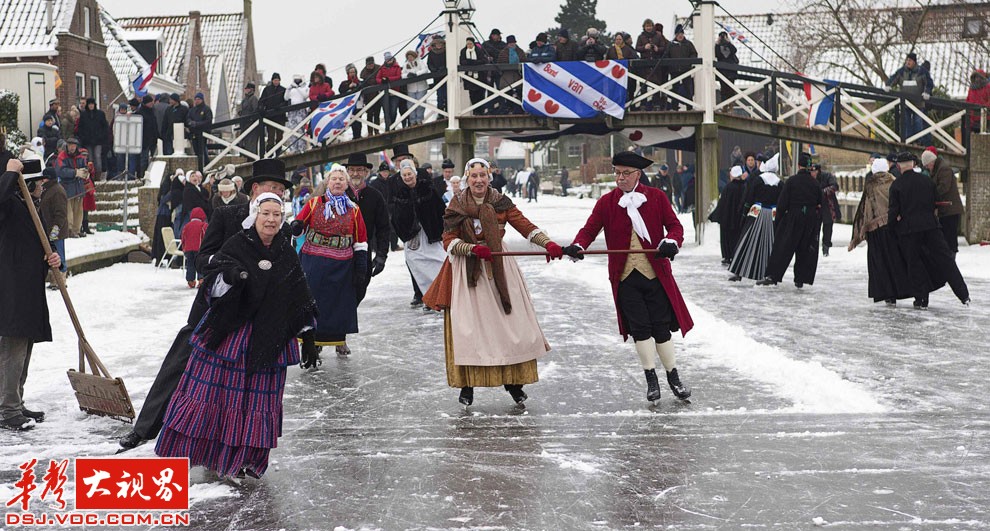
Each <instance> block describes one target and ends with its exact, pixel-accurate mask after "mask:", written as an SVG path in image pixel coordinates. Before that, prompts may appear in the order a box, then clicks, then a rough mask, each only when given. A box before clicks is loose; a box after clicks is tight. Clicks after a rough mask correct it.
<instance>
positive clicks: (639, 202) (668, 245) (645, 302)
mask: <svg viewBox="0 0 990 531" xmlns="http://www.w3.org/2000/svg"><path fill="white" fill-rule="evenodd" d="M651 164H653V161H652V160H650V159H647V158H644V157H641V156H639V155H637V154H635V153H633V152H631V151H623V152H621V153H618V154H616V155H615V156H614V157H612V166H614V167H615V184H616V188H615V189H614V190H612V191H611V192H609V193H607V194H605V195H603V196H602V197H601V198H600V199H599V200H598V202H597V203H595V208H594V210H592V212H591V216H590V217H588V221H587V222H586V223H585V225H584V228H582V229H581V230H580V231H579V232H578V234H577V236H576V237H575V238H574V243H572V244H571V245H569V246H567V247H566V248H564V253H565V254H567V255H568V256H570V257H571V258H573V259H576V260H581V259H583V258H584V257H583V255H582V252H583V251H584V250H585V249H587V248H588V247H589V246H590V245H591V242H593V241H595V238H596V237H597V236H598V233H599V232H601V231H602V229H604V230H605V245H606V246H607V247H608V248H609V249H610V250H628V249H648V250H649V252H648V253H645V254H644V253H640V254H610V255H609V257H608V277H609V281H611V283H612V297H613V299H614V301H615V307H616V310H617V313H618V320H619V333H620V334H622V336H623V338H626V339H628V337H629V336H632V337H633V340H634V341H635V345H636V353H637V354H638V355H639V359H640V362H641V363H642V366H643V370H644V371H645V373H646V383H647V392H646V399H647V400H649V401H651V402H653V401H656V400H659V398H660V385H659V383H658V381H657V373H656V356H657V355H658V354H659V356H660V362H661V363H662V364H663V367H664V369H666V372H667V384H668V385H669V386H670V389H671V390H672V391H673V393H674V396H676V397H677V398H679V399H681V400H686V399H687V398H688V397H690V396H691V390H690V389H688V388H687V387H686V386H684V385H683V384H682V383H681V380H680V376H679V375H678V373H677V368H676V356H675V354H674V343H673V340H672V339H671V332H672V331H677V330H680V331H681V334H682V335H686V334H687V333H688V331H690V330H691V328H692V327H693V326H694V321H692V320H691V315H690V314H689V313H688V309H687V306H686V305H685V304H684V299H683V298H682V297H681V292H680V290H678V288H677V283H676V282H674V275H673V273H672V271H671V260H673V258H674V256H676V255H677V253H678V250H679V248H680V246H681V244H682V243H683V241H684V229H683V227H681V223H680V222H679V221H678V220H677V216H676V215H675V214H674V210H673V208H671V206H670V201H669V200H668V199H667V197H666V196H665V195H663V193H662V192H661V191H660V190H657V189H656V188H653V187H652V186H645V185H643V184H642V183H640V181H639V179H640V175H641V174H642V173H643V170H644V169H646V168H649V167H650V165H651ZM654 249H655V250H656V251H654Z"/></svg>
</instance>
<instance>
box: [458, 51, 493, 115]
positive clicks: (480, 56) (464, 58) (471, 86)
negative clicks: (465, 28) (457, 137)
mask: <svg viewBox="0 0 990 531" xmlns="http://www.w3.org/2000/svg"><path fill="white" fill-rule="evenodd" d="M488 62H489V61H488V56H486V55H485V50H484V49H482V48H481V47H479V46H478V45H476V44H475V43H474V37H468V38H467V40H466V41H465V44H464V48H461V57H460V65H461V66H483V65H486V64H488ZM466 74H467V75H468V76H469V77H471V78H474V79H477V80H483V79H485V78H486V77H485V72H479V71H477V70H473V71H469V72H466ZM463 83H464V90H467V91H468V97H469V98H470V99H471V106H474V105H475V104H476V103H478V102H480V101H481V100H483V99H484V98H485V89H484V88H482V87H481V86H480V85H477V84H475V83H471V82H470V81H467V80H465V81H464V82H463ZM471 114H476V115H477V114H482V110H481V109H480V108H477V107H475V108H474V109H473V110H472V111H471Z"/></svg>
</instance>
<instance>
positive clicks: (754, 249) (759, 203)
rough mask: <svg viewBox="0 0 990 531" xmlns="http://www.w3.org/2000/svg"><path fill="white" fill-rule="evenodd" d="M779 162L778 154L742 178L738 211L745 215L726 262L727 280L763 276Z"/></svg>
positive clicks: (777, 193)
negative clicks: (743, 190)
mask: <svg viewBox="0 0 990 531" xmlns="http://www.w3.org/2000/svg"><path fill="white" fill-rule="evenodd" d="M747 160H749V158H748V157H747ZM779 161H780V154H779V153H778V154H776V155H774V156H773V157H772V158H770V160H767V161H766V162H763V163H762V164H760V170H759V174H757V175H756V176H754V175H753V174H752V173H750V174H749V177H747V179H746V180H747V185H746V197H745V198H744V199H743V211H742V212H740V214H741V215H743V216H745V218H744V219H743V224H742V235H741V236H740V237H739V243H737V244H736V251H735V252H734V253H733V254H732V263H731V264H730V265H729V271H730V272H732V276H731V277H729V280H730V281H732V282H739V281H740V280H742V279H743V277H746V278H749V279H752V280H760V279H762V278H764V277H765V276H766V271H767V262H768V261H769V260H770V251H772V250H773V220H774V217H775V214H776V211H777V198H778V197H779V196H780V177H777V171H778V165H779ZM747 164H748V163H747ZM744 170H745V168H744ZM744 173H745V172H744Z"/></svg>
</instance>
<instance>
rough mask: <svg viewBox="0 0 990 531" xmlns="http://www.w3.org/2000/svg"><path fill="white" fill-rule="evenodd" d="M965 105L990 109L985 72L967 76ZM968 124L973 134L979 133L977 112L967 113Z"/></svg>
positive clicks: (989, 90)
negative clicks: (967, 90) (967, 87)
mask: <svg viewBox="0 0 990 531" xmlns="http://www.w3.org/2000/svg"><path fill="white" fill-rule="evenodd" d="M966 103H972V104H974V105H981V106H983V107H990V83H988V76H987V73H986V72H985V71H983V70H976V71H974V72H973V73H972V75H970V76H969V93H968V94H967V95H966ZM988 112H990V111H988ZM969 124H970V128H971V130H972V131H973V132H974V133H979V132H980V113H979V112H977V111H973V112H970V113H969Z"/></svg>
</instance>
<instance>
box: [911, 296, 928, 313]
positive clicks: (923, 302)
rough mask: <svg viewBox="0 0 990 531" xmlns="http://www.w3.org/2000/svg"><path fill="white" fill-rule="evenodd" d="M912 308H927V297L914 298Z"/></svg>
mask: <svg viewBox="0 0 990 531" xmlns="http://www.w3.org/2000/svg"><path fill="white" fill-rule="evenodd" d="M914 309H915V310H927V309H928V298H924V299H918V298H915V299H914Z"/></svg>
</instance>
